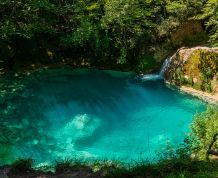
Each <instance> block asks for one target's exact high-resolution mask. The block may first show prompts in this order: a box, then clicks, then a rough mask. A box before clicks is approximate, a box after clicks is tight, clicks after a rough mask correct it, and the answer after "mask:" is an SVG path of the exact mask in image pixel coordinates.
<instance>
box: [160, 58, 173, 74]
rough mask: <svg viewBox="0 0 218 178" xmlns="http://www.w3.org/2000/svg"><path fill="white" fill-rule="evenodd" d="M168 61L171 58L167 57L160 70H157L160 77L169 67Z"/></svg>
mask: <svg viewBox="0 0 218 178" xmlns="http://www.w3.org/2000/svg"><path fill="white" fill-rule="evenodd" d="M170 63H171V58H167V59H166V60H165V61H164V63H163V65H162V67H161V70H160V72H159V75H160V76H161V77H163V75H164V73H165V72H166V70H167V69H168V68H169V65H170Z"/></svg>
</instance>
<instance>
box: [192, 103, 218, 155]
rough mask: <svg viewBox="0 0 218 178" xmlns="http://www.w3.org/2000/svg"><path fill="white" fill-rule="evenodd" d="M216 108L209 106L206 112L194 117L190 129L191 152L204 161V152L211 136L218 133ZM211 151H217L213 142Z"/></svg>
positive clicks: (210, 140) (217, 111)
mask: <svg viewBox="0 0 218 178" xmlns="http://www.w3.org/2000/svg"><path fill="white" fill-rule="evenodd" d="M217 125H218V106H211V107H209V108H208V109H207V111H206V112H203V113H201V114H198V115H196V117H195V119H194V120H193V123H192V125H191V128H192V136H191V137H192V150H193V153H195V154H196V155H197V156H198V157H199V158H201V159H205V155H206V152H207V150H208V148H209V145H210V143H211V142H212V140H213V136H214V135H215V134H217V133H218V129H217ZM213 149H214V150H217V149H218V143H217V142H215V143H214V145H213Z"/></svg>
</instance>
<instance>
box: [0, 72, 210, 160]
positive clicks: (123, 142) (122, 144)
mask: <svg viewBox="0 0 218 178" xmlns="http://www.w3.org/2000/svg"><path fill="white" fill-rule="evenodd" d="M31 77H33V78H34V80H33V79H30V80H29V82H26V83H25V85H26V86H27V87H26V89H25V90H26V91H25V92H26V93H29V94H31V95H28V96H29V97H23V94H22V96H18V97H17V98H16V99H14V100H12V101H10V103H11V104H12V106H13V105H14V106H16V113H14V114H13V113H12V117H10V119H7V122H6V124H5V122H0V125H1V127H0V128H3V129H1V130H0V136H1V137H0V158H1V159H0V164H6V163H10V162H12V161H14V160H15V159H16V158H20V157H31V158H33V159H35V160H36V162H37V163H52V162H53V161H54V160H61V159H64V158H68V159H69V158H77V159H109V160H110V159H117V160H120V161H123V162H129V161H131V160H141V159H146V158H148V159H150V160H152V159H154V158H156V151H157V150H161V149H163V148H165V147H166V144H167V143H169V142H170V144H172V145H175V146H176V145H179V144H180V143H182V141H183V139H184V138H185V136H186V135H187V133H188V132H189V124H190V122H191V120H192V117H193V115H194V114H196V112H200V111H203V110H204V109H205V107H206V106H205V104H204V103H203V102H202V101H200V100H198V99H196V98H193V97H190V96H188V95H185V94H181V93H179V92H178V91H176V90H172V89H169V88H168V87H166V86H165V84H164V82H163V81H162V80H151V81H146V80H143V78H141V77H137V76H135V74H130V73H121V72H112V71H97V70H72V69H59V70H57V69H56V70H54V69H53V70H51V69H50V70H47V71H44V72H41V73H35V74H34V75H32V76H31ZM2 109H3V107H2ZM0 110H1V108H0ZM3 120H4V119H3ZM3 123H4V124H3ZM5 132H8V133H7V134H8V135H7V134H6V133H5ZM3 135H6V138H7V139H6V141H5V138H4V139H2V136H3Z"/></svg>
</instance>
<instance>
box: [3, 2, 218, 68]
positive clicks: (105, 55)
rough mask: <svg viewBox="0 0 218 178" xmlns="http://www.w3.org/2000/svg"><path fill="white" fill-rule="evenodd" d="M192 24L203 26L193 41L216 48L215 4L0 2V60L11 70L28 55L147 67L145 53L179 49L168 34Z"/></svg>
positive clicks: (217, 23)
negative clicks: (181, 26)
mask: <svg viewBox="0 0 218 178" xmlns="http://www.w3.org/2000/svg"><path fill="white" fill-rule="evenodd" d="M192 20H197V21H200V23H202V24H204V28H205V31H204V32H203V35H202V33H200V34H197V35H199V36H197V39H200V40H201V39H203V40H204V41H205V39H206V42H207V43H208V44H209V45H217V41H218V3H217V0H79V1H76V0H14V1H13V0H1V2H0V46H1V53H3V52H2V51H3V50H4V53H5V54H4V55H2V57H1V59H0V60H1V61H2V62H3V63H4V62H5V61H6V63H7V64H8V66H12V67H13V65H15V63H16V60H17V59H15V58H22V60H25V58H34V56H37V57H38V58H40V60H44V59H46V58H49V59H51V58H52V59H54V58H58V59H67V58H70V56H74V58H75V59H82V58H83V59H84V58H85V59H90V60H91V63H94V64H98V63H102V62H108V61H109V62H116V63H119V64H124V63H128V62H129V63H131V64H133V65H136V66H137V65H138V66H140V62H141V65H144V64H145V63H146V65H147V64H148V65H149V63H151V65H152V62H149V61H148V60H149V57H148V56H146V55H148V54H149V52H150V51H152V49H157V48H158V49H159V48H160V49H161V48H165V49H167V50H168V49H171V48H173V47H179V45H181V44H179V45H177V44H176V45H175V44H173V43H172V42H171V41H170V36H171V34H172V33H173V32H174V31H175V28H177V27H178V26H180V25H181V24H183V23H184V22H187V21H192ZM202 36H203V37H202ZM20 44H22V47H19V46H20ZM182 44H183V43H182ZM6 51H8V53H6ZM161 53H164V52H161ZM15 54H16V55H15ZM39 54H40V55H39ZM26 56H28V57H26ZM145 56H146V61H143V60H144V58H145ZM162 56H164V55H162ZM162 56H161V57H162Z"/></svg>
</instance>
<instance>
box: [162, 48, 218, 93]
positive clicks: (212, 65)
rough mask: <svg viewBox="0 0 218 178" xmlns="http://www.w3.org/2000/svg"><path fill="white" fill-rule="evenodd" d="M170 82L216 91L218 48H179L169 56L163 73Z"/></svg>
mask: <svg viewBox="0 0 218 178" xmlns="http://www.w3.org/2000/svg"><path fill="white" fill-rule="evenodd" d="M165 78H166V80H168V81H169V82H170V83H173V84H176V85H178V86H180V85H188V86H192V87H193V88H195V89H200V90H203V91H207V92H217V86H218V48H207V47H196V48H181V49H179V50H178V51H177V52H176V53H175V54H174V55H173V56H172V57H171V65H170V67H169V69H168V70H167V71H166V73H165Z"/></svg>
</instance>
